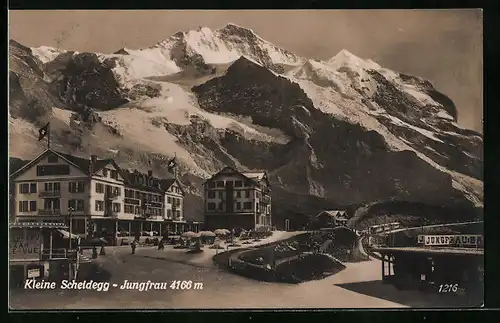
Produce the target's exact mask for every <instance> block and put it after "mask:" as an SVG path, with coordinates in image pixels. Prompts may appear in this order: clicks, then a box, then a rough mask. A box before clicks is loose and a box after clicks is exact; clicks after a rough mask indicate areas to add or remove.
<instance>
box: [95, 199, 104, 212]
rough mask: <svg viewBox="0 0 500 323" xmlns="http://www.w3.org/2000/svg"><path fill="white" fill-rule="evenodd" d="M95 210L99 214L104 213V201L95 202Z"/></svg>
mask: <svg viewBox="0 0 500 323" xmlns="http://www.w3.org/2000/svg"><path fill="white" fill-rule="evenodd" d="M95 210H96V211H98V212H102V211H104V201H95Z"/></svg>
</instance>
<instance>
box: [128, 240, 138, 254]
mask: <svg viewBox="0 0 500 323" xmlns="http://www.w3.org/2000/svg"><path fill="white" fill-rule="evenodd" d="M130 247H131V248H132V254H135V248H137V241H136V240H134V241H132V243H131V244H130Z"/></svg>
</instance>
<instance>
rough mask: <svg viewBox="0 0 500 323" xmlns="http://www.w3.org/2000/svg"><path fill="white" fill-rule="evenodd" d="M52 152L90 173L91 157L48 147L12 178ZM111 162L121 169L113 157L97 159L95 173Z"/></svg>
mask: <svg viewBox="0 0 500 323" xmlns="http://www.w3.org/2000/svg"><path fill="white" fill-rule="evenodd" d="M50 153H52V154H54V155H57V156H58V157H60V158H62V159H64V160H65V161H66V162H67V163H68V164H70V165H72V166H74V167H76V168H78V169H79V170H81V171H82V172H83V173H85V174H87V175H90V173H89V170H90V167H89V166H90V159H85V158H82V157H77V156H73V155H69V154H65V153H61V152H58V151H55V150H52V149H47V150H45V151H44V152H43V153H41V154H40V155H38V156H37V157H35V158H34V159H33V160H31V161H30V162H28V163H27V164H26V165H24V166H23V167H21V168H20V169H18V170H17V171H16V172H14V173H13V174H12V175H11V178H14V177H17V176H18V175H20V174H22V173H23V172H24V171H26V169H28V168H30V167H31V166H33V165H34V164H36V163H37V162H39V161H40V159H42V158H44V157H45V156H47V155H48V154H50ZM110 163H112V164H113V165H114V166H115V167H116V168H118V169H119V167H118V165H117V164H116V163H115V161H114V160H113V159H97V161H96V163H95V164H94V167H93V174H94V173H95V172H98V171H99V170H101V169H102V168H104V167H106V166H107V165H109V164H110Z"/></svg>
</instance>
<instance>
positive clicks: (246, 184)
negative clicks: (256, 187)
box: [245, 179, 252, 187]
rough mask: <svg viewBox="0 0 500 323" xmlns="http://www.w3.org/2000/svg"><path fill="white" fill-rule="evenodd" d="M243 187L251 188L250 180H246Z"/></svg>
mask: <svg viewBox="0 0 500 323" xmlns="http://www.w3.org/2000/svg"><path fill="white" fill-rule="evenodd" d="M245 186H247V187H252V180H250V179H247V180H246V181H245Z"/></svg>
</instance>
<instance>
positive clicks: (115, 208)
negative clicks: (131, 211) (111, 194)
mask: <svg viewBox="0 0 500 323" xmlns="http://www.w3.org/2000/svg"><path fill="white" fill-rule="evenodd" d="M120 210H121V204H120V203H113V212H120Z"/></svg>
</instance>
